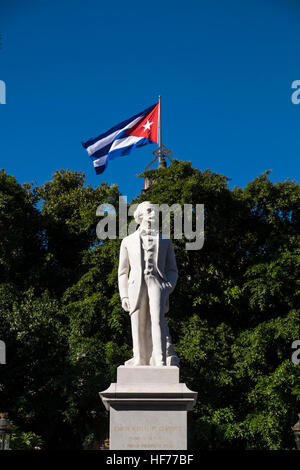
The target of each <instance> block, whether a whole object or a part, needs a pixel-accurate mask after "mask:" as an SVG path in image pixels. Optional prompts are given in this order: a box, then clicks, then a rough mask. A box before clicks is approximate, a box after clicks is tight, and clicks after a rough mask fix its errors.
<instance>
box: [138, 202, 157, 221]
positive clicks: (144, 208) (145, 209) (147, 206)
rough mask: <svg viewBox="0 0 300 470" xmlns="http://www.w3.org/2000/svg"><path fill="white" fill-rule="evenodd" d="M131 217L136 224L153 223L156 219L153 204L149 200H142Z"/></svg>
mask: <svg viewBox="0 0 300 470" xmlns="http://www.w3.org/2000/svg"><path fill="white" fill-rule="evenodd" d="M133 217H134V220H135V221H136V223H137V224H142V223H143V224H145V223H147V224H151V225H153V224H154V223H155V221H156V220H157V217H156V207H155V204H153V203H152V202H150V201H144V202H142V203H141V204H139V205H138V207H137V208H136V210H135V211H134V214H133Z"/></svg>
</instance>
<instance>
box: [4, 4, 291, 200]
mask: <svg viewBox="0 0 300 470" xmlns="http://www.w3.org/2000/svg"><path fill="white" fill-rule="evenodd" d="M0 32H1V34H2V43H3V45H2V50H0V79H1V80H4V81H5V82H6V85H7V104H6V105H0V168H1V167H3V168H5V170H6V171H7V172H8V173H9V174H12V175H15V176H16V177H17V180H18V181H19V182H20V183H22V182H25V181H26V182H28V181H36V182H37V183H38V184H42V183H43V182H45V181H46V180H49V179H51V177H52V174H53V173H54V172H55V170H57V169H60V168H65V169H66V168H71V169H74V170H81V171H84V172H85V173H86V180H87V183H90V184H92V185H93V186H94V185H98V184H100V183H101V182H102V181H107V182H108V184H112V183H117V184H118V185H119V187H120V190H121V191H122V193H123V194H125V195H128V196H129V198H131V197H134V196H135V195H136V194H137V193H139V192H140V190H141V188H142V186H143V181H142V179H141V178H136V176H135V175H136V174H138V173H140V172H141V171H142V170H143V169H144V168H145V166H146V165H147V164H148V163H149V162H150V161H151V160H152V158H153V157H152V151H153V150H154V149H155V146H154V145H152V146H151V145H149V146H146V147H144V148H142V149H138V150H135V151H134V152H133V153H131V154H130V155H129V156H127V157H122V158H119V159H117V160H114V161H112V162H110V163H109V166H108V168H107V170H106V171H105V172H104V173H103V174H102V175H100V176H96V175H95V173H94V169H93V166H92V163H91V161H90V160H89V157H88V155H87V153H86V151H85V150H84V149H83V148H82V147H81V141H84V140H88V139H89V138H91V137H95V136H97V135H98V134H100V133H102V132H105V131H106V130H108V129H109V128H110V127H112V126H113V125H115V124H118V123H119V122H121V121H122V120H124V119H127V118H129V117H130V116H132V115H134V114H136V113H138V112H139V111H141V110H143V109H145V108H147V107H148V106H150V105H151V104H153V103H155V102H156V101H157V97H158V95H159V94H161V95H162V100H163V103H162V126H163V143H164V144H165V145H167V147H169V148H170V149H171V150H172V151H173V155H174V156H175V157H176V158H178V159H180V160H191V161H192V163H193V165H194V166H195V167H197V168H199V169H200V170H205V169H206V168H210V169H211V170H212V171H215V172H218V173H221V174H224V175H226V176H228V177H229V178H231V181H230V187H233V186H234V185H237V186H241V187H244V186H245V185H246V184H247V182H249V181H251V180H252V179H253V178H255V177H256V176H258V175H259V174H261V173H262V172H264V171H265V170H267V169H271V170H272V175H271V179H272V180H273V181H278V180H281V181H282V180H284V179H286V178H290V179H296V180H297V181H298V182H299V180H300V163H299V161H300V160H299V156H300V138H299V137H298V134H299V127H300V105H294V104H292V102H291V94H292V90H291V83H292V81H293V80H297V79H300V60H299V36H300V5H299V4H298V2H297V0H243V1H242V2H241V1H237V0H236V1H234V0H227V1H224V0H215V1H214V0H211V1H202V0H197V1H196V0H195V1H188V0H187V1H186V2H182V1H180V2H179V1H176V0H172V1H171V0H163V1H162V0H160V1H157V0H152V1H151V2H141V1H137V0H134V1H128V2H123V1H120V0H115V1H114V2H101V1H99V0H85V1H82V0H80V1H79V0H60V1H57V0H42V1H40V0H27V1H26V2H24V1H22V0H1V5H0Z"/></svg>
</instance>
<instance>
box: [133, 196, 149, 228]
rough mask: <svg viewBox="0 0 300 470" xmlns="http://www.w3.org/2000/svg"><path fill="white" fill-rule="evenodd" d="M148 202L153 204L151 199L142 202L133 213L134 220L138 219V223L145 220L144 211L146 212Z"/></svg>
mask: <svg viewBox="0 0 300 470" xmlns="http://www.w3.org/2000/svg"><path fill="white" fill-rule="evenodd" d="M146 204H152V202H150V201H144V202H141V204H139V205H138V206H137V208H136V209H135V211H134V213H133V217H134V220H135V221H136V223H137V224H141V222H142V220H143V212H144V207H145V205H146Z"/></svg>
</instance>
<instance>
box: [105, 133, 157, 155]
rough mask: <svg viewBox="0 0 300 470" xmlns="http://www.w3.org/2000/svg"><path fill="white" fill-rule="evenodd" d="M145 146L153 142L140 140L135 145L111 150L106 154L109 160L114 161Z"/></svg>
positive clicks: (144, 139)
mask: <svg viewBox="0 0 300 470" xmlns="http://www.w3.org/2000/svg"><path fill="white" fill-rule="evenodd" d="M147 144H153V142H152V141H151V140H149V139H146V138H145V137H144V138H142V139H140V140H139V141H138V142H136V143H135V144H131V145H128V146H127V147H121V148H118V149H116V150H112V151H111V152H109V154H108V159H109V160H114V159H115V158H117V157H122V156H124V155H128V154H129V153H130V152H131V151H132V150H133V149H134V148H136V147H143V146H144V145H147Z"/></svg>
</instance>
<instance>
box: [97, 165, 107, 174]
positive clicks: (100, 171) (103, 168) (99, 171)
mask: <svg viewBox="0 0 300 470" xmlns="http://www.w3.org/2000/svg"><path fill="white" fill-rule="evenodd" d="M105 168H106V165H102V166H97V167H95V171H96V175H101V173H103V171H104V170H105Z"/></svg>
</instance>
